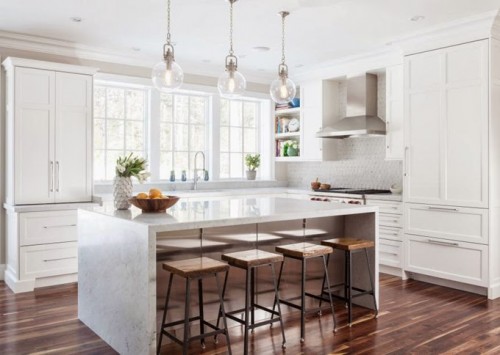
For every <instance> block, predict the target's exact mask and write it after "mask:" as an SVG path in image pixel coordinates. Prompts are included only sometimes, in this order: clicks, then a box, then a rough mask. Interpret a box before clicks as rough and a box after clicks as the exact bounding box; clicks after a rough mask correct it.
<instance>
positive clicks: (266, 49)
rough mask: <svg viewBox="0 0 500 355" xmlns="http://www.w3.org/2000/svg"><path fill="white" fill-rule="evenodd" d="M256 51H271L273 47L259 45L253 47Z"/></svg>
mask: <svg viewBox="0 0 500 355" xmlns="http://www.w3.org/2000/svg"><path fill="white" fill-rule="evenodd" d="M252 49H253V50H254V51H256V52H269V51H270V50H271V48H269V47H265V46H257V47H253V48H252Z"/></svg>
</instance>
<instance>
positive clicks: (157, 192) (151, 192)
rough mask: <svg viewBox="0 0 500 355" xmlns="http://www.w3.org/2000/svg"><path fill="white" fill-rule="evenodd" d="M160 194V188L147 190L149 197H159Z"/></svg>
mask: <svg viewBox="0 0 500 355" xmlns="http://www.w3.org/2000/svg"><path fill="white" fill-rule="evenodd" d="M161 196H162V194H161V190H159V189H155V188H153V189H150V190H149V198H161Z"/></svg>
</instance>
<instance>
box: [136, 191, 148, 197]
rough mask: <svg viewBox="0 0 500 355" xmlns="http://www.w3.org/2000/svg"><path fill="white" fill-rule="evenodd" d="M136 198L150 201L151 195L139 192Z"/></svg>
mask: <svg viewBox="0 0 500 355" xmlns="http://www.w3.org/2000/svg"><path fill="white" fill-rule="evenodd" d="M136 198H138V199H148V198H149V195H148V194H147V193H145V192H139V193H138V194H137V196H136Z"/></svg>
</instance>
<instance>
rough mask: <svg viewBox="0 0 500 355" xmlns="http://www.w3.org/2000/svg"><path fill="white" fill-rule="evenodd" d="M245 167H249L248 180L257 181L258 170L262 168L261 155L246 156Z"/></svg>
mask: <svg viewBox="0 0 500 355" xmlns="http://www.w3.org/2000/svg"><path fill="white" fill-rule="evenodd" d="M245 165H246V166H247V168H248V170H247V180H255V177H256V176H257V168H258V167H259V166H260V154H247V155H246V156H245Z"/></svg>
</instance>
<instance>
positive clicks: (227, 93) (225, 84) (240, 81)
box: [217, 70, 247, 99]
mask: <svg viewBox="0 0 500 355" xmlns="http://www.w3.org/2000/svg"><path fill="white" fill-rule="evenodd" d="M246 87H247V81H246V79H245V77H244V76H243V75H242V74H241V73H240V72H238V71H236V70H235V71H229V70H226V71H225V72H224V73H223V74H222V75H221V76H220V77H219V81H218V82H217V88H218V89H219V94H220V96H222V97H224V98H227V99H231V98H235V97H238V96H241V95H242V94H243V93H244V92H245V90H246Z"/></svg>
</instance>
